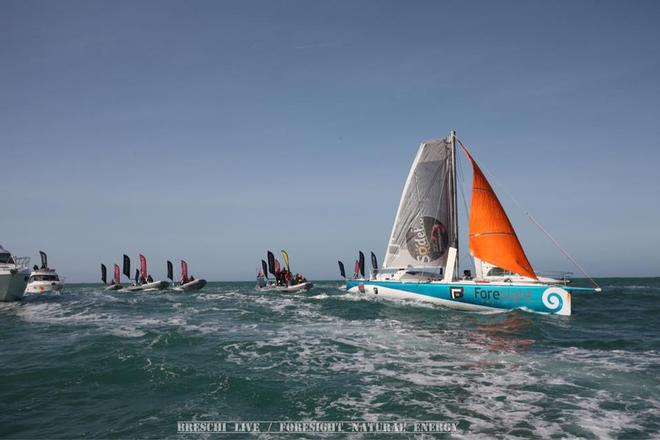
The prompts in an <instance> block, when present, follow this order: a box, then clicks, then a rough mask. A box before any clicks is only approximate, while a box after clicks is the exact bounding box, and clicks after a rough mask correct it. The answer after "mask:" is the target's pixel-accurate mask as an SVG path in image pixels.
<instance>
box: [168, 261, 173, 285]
mask: <svg viewBox="0 0 660 440" xmlns="http://www.w3.org/2000/svg"><path fill="white" fill-rule="evenodd" d="M167 278H169V279H170V280H172V281H174V266H172V262H171V261H170V260H167Z"/></svg>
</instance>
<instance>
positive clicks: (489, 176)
mask: <svg viewBox="0 0 660 440" xmlns="http://www.w3.org/2000/svg"><path fill="white" fill-rule="evenodd" d="M457 140H458V139H457ZM458 142H459V143H460V144H461V146H463V143H462V142H461V141H460V140H458ZM463 148H465V147H464V146H463ZM479 168H481V171H483V172H484V173H485V174H487V175H488V179H489V180H490V181H491V182H495V184H496V185H497V186H498V187H499V188H500V189H502V191H503V192H504V194H506V195H507V197H509V198H510V199H511V200H513V203H515V204H516V206H518V208H519V209H520V210H521V211H522V212H524V213H525V215H526V216H527V217H528V218H529V219H530V220H531V221H532V223H534V224H535V225H536V227H538V228H539V229H540V230H541V231H542V232H543V233H544V234H545V235H546V236H547V237H548V238H549V239H550V240H551V241H552V243H554V245H555V246H556V247H557V249H559V251H560V252H561V253H562V254H564V256H565V257H566V258H568V259H569V260H570V261H571V263H573V264H574V265H575V267H577V268H578V269H579V270H580V272H582V274H583V275H584V276H585V277H587V279H589V281H591V283H592V284H593V285H594V286H595V287H596V288H597V291H598V292H600V291H602V289H601V287H600V285H599V284H598V283H597V282H596V281H594V279H593V278H591V276H589V274H588V273H587V271H586V270H584V269H583V268H582V266H580V263H578V262H577V261H576V260H575V258H573V256H571V254H569V253H568V251H567V250H565V249H564V248H563V247H562V246H561V245H560V244H559V242H558V241H557V240H556V239H555V237H553V236H552V234H550V232H548V231H547V230H546V229H545V228H544V227H543V225H541V223H539V222H538V221H537V220H536V219H535V218H534V216H532V214H530V213H529V211H527V210H526V209H525V208H524V207H523V206H522V205H521V204H520V202H518V200H516V198H515V197H513V195H511V193H510V192H509V191H507V190H506V188H505V187H504V186H503V185H502V184H501V183H500V182H499V181H498V180H497V179H495V178H494V177H493V175H492V174H491V173H489V172H488V170H486V169H485V168H484V167H483V165H481V164H480V165H479Z"/></svg>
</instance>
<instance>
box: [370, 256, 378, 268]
mask: <svg viewBox="0 0 660 440" xmlns="http://www.w3.org/2000/svg"><path fill="white" fill-rule="evenodd" d="M371 267H372V268H373V270H374V272H376V271H377V270H378V260H376V256H375V255H374V253H373V252H371Z"/></svg>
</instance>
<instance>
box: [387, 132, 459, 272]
mask: <svg viewBox="0 0 660 440" xmlns="http://www.w3.org/2000/svg"><path fill="white" fill-rule="evenodd" d="M453 160H454V158H453V146H452V143H451V140H450V139H436V140H432V141H427V142H424V143H422V144H421V145H420V147H419V151H418V152H417V156H416V157H415V161H414V162H413V164H412V167H411V169H410V174H408V179H407V180H406V184H405V186H404V188H403V194H402V195H401V201H400V202H399V209H398V210H397V213H396V219H395V220H394V226H393V227H392V235H391V236H390V241H389V244H388V247H387V253H386V254H385V260H384V264H383V267H384V268H404V267H409V266H411V267H415V268H434V269H436V268H439V267H444V266H445V264H446V263H447V254H448V249H449V247H450V246H452V245H453V246H456V232H455V231H456V227H455V225H454V222H455V220H454V218H455V216H454V212H453V208H452V206H453V204H454V202H453V200H454V197H453V190H452V188H451V186H452V182H453Z"/></svg>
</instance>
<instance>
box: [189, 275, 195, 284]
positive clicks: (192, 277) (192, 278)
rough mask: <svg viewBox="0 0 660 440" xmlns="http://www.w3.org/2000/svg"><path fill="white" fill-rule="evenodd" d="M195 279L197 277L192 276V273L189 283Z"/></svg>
mask: <svg viewBox="0 0 660 440" xmlns="http://www.w3.org/2000/svg"><path fill="white" fill-rule="evenodd" d="M193 281H195V277H194V276H192V275H190V281H188V282H189V283H192V282H193Z"/></svg>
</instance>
